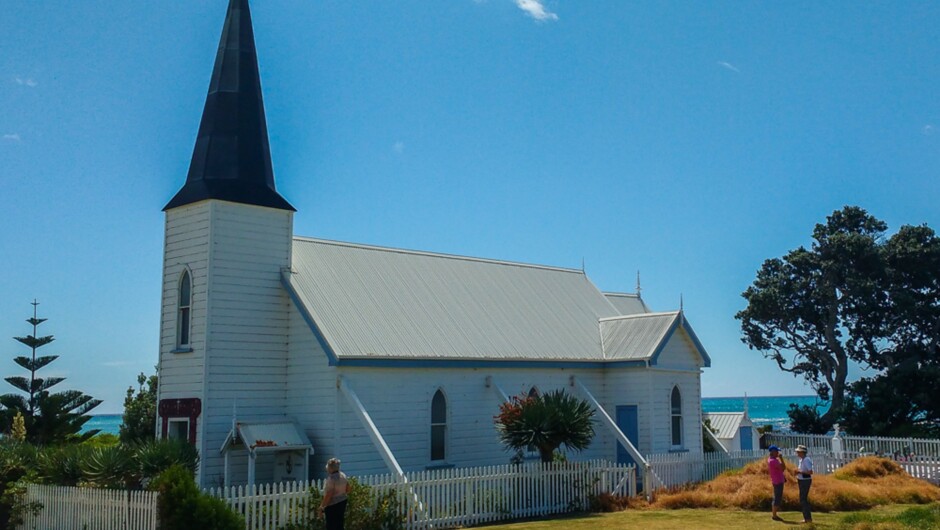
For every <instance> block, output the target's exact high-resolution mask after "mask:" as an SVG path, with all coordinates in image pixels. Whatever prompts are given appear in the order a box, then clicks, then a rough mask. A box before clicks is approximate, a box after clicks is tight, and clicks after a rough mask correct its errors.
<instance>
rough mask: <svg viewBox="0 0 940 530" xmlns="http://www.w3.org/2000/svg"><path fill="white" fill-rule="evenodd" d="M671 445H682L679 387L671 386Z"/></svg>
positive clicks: (680, 395)
mask: <svg viewBox="0 0 940 530" xmlns="http://www.w3.org/2000/svg"><path fill="white" fill-rule="evenodd" d="M670 401H671V405H672V446H673V447H682V394H680V393H679V387H678V386H674V387H672V398H671V400H670Z"/></svg>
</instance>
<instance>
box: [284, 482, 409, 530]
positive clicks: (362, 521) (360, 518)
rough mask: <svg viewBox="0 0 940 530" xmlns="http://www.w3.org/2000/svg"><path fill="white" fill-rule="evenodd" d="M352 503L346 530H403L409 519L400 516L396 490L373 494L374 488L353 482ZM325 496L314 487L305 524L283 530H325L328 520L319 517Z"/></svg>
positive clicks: (303, 520)
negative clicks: (321, 503)
mask: <svg viewBox="0 0 940 530" xmlns="http://www.w3.org/2000/svg"><path fill="white" fill-rule="evenodd" d="M348 498H349V502H348V503H347V505H346V530H402V529H404V528H405V519H404V517H402V516H400V515H399V512H400V511H401V510H400V507H401V503H400V502H399V501H398V496H397V495H396V493H395V491H394V490H388V491H385V492H383V493H380V494H378V495H373V493H372V488H370V487H369V486H366V485H363V484H360V483H359V481H357V480H356V479H354V478H350V479H349V496H348ZM322 500H323V494H322V493H321V492H320V490H319V489H317V488H310V491H309V493H308V494H307V500H306V506H305V507H304V513H303V514H301V522H299V523H295V524H290V525H287V526H285V527H282V528H281V530H324V529H325V528H326V526H325V521H324V519H323V518H322V517H318V509H319V508H320V502H321V501H322Z"/></svg>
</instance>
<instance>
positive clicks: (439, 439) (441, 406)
mask: <svg viewBox="0 0 940 530" xmlns="http://www.w3.org/2000/svg"><path fill="white" fill-rule="evenodd" d="M446 436H447V399H446V398H445V397H444V393H443V392H441V391H440V390H438V391H437V392H435V393H434V398H433V399H431V460H432V461H441V460H444V457H445V447H446V445H447V444H446V443H445V442H446Z"/></svg>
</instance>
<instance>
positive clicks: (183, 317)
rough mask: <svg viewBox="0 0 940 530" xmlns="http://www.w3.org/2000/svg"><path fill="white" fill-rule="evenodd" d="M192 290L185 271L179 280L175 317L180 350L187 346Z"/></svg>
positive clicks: (187, 272) (187, 273)
mask: <svg viewBox="0 0 940 530" xmlns="http://www.w3.org/2000/svg"><path fill="white" fill-rule="evenodd" d="M192 290H193V289H192V281H190V279H189V271H185V272H183V277H182V278H180V292H179V315H178V317H177V318H178V322H177V328H178V329H179V334H178V336H177V342H178V344H177V346H179V347H181V348H182V347H184V346H189V321H190V318H189V313H190V308H191V306H192Z"/></svg>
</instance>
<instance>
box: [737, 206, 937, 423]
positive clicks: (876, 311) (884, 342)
mask: <svg viewBox="0 0 940 530" xmlns="http://www.w3.org/2000/svg"><path fill="white" fill-rule="evenodd" d="M887 228H888V227H887V224H885V223H884V222H883V221H881V220H879V219H877V218H875V217H873V216H871V215H870V214H868V212H866V211H865V210H864V209H862V208H859V207H856V206H846V207H844V208H843V209H841V210H838V211H835V212H833V213H832V215H830V216H829V217H827V218H826V223H824V224H817V225H816V227H815V229H814V230H813V243H812V245H811V246H810V248H808V249H807V248H805V247H802V246H801V247H798V248H797V249H795V250H792V251H790V252H788V253H787V254H786V255H784V256H783V257H782V258H773V259H768V260H766V261H765V262H764V263H763V265H762V266H761V268H760V270H758V272H757V277H756V279H755V280H754V282H753V284H752V285H751V286H750V287H748V288H747V290H745V291H744V293H743V294H742V296H743V297H744V298H745V300H747V307H746V308H745V309H744V310H742V311H740V312H739V313H738V314H737V315H735V318H737V319H738V320H740V322H741V330H742V332H743V338H742V341H743V342H744V343H745V344H747V345H748V347H749V348H750V349H752V350H757V351H760V352H761V353H762V354H763V355H764V356H765V357H768V358H770V359H773V360H774V361H775V362H776V363H777V366H778V367H779V368H780V369H781V370H783V371H786V372H789V373H792V374H793V375H794V376H798V377H803V378H804V379H805V380H806V381H807V382H808V383H809V385H810V386H811V387H812V388H813V390H814V391H815V392H816V394H817V395H818V396H819V397H820V398H821V399H822V400H823V401H828V403H829V408H828V410H826V411H825V412H824V413H822V414H820V413H819V412H818V411H817V409H816V408H815V407H796V406H793V407H791V411H790V416H791V420H792V421H793V425H792V426H793V428H794V429H798V430H801V431H811V432H826V431H828V430H829V428H830V427H831V426H832V425H833V424H834V423H836V422H837V421H839V420H840V419H842V420H843V421H845V420H847V419H848V416H846V414H847V413H848V412H849V411H854V412H852V414H853V416H852V417H856V421H855V423H854V424H855V425H856V426H859V425H860V424H861V422H860V421H858V420H859V419H860V418H859V417H858V414H861V415H862V416H863V417H865V419H864V421H865V422H871V423H873V424H875V425H884V429H888V430H891V429H892V428H894V427H890V426H892V425H893V426H895V427H896V426H897V425H900V424H901V423H904V422H907V423H909V424H921V425H923V424H924V422H925V421H926V422H928V423H929V422H931V421H933V422H934V423H935V422H936V418H937V416H936V411H935V410H934V411H933V412H931V411H929V410H927V409H929V408H930V407H929V406H928V405H929V404H930V403H926V402H925V400H923V399H917V394H918V392H922V391H923V390H925V389H926V387H923V386H920V385H916V388H908V389H907V390H910V391H911V395H909V396H906V397H907V398H909V399H912V400H914V402H915V403H916V404H917V405H916V406H915V407H913V408H910V407H902V410H901V412H900V414H896V413H895V412H894V411H892V408H893V407H894V406H895V404H892V403H888V402H886V401H884V400H885V399H886V398H887V396H886V395H884V393H883V392H881V391H879V390H878V389H879V387H881V386H883V385H886V384H888V382H889V380H891V381H893V383H891V384H898V383H901V382H902V381H904V380H905V378H907V377H908V376H909V375H910V374H912V373H913V371H921V370H927V369H930V367H931V366H934V367H936V366H937V363H938V354H937V340H938V335H940V334H938V331H940V311H938V299H940V298H938V295H940V288H938V285H940V268H938V264H940V244H938V240H937V237H936V234H935V233H934V232H933V230H931V229H930V228H928V227H926V226H918V227H914V226H904V227H902V228H901V229H900V230H899V231H898V233H896V234H895V235H893V236H891V237H890V238H888V237H886V231H887ZM905 363H906V364H905ZM853 364H854V365H857V366H860V367H861V368H863V369H872V370H874V371H876V374H875V375H874V376H873V377H871V378H868V379H867V380H864V381H860V382H856V383H849V382H848V381H847V379H848V372H849V367H850V366H852V365H853ZM865 381H867V382H865ZM918 389H919V390H918ZM927 401H936V400H927ZM876 402H880V403H881V405H878V406H874V407H872V406H868V405H865V404H866V403H868V404H869V405H874V404H875V403H876ZM860 407H861V408H860ZM866 407H867V408H866ZM936 407H937V405H936V404H935V403H934V409H936ZM859 411H862V412H859ZM889 412H890V413H891V414H893V415H894V416H896V417H895V418H894V419H888V418H887V416H886V415H889ZM869 414H876V415H878V416H885V417H880V418H876V417H868V416H869ZM931 418H933V419H931ZM899 422H900V423H899ZM884 429H882V428H878V430H884Z"/></svg>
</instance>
